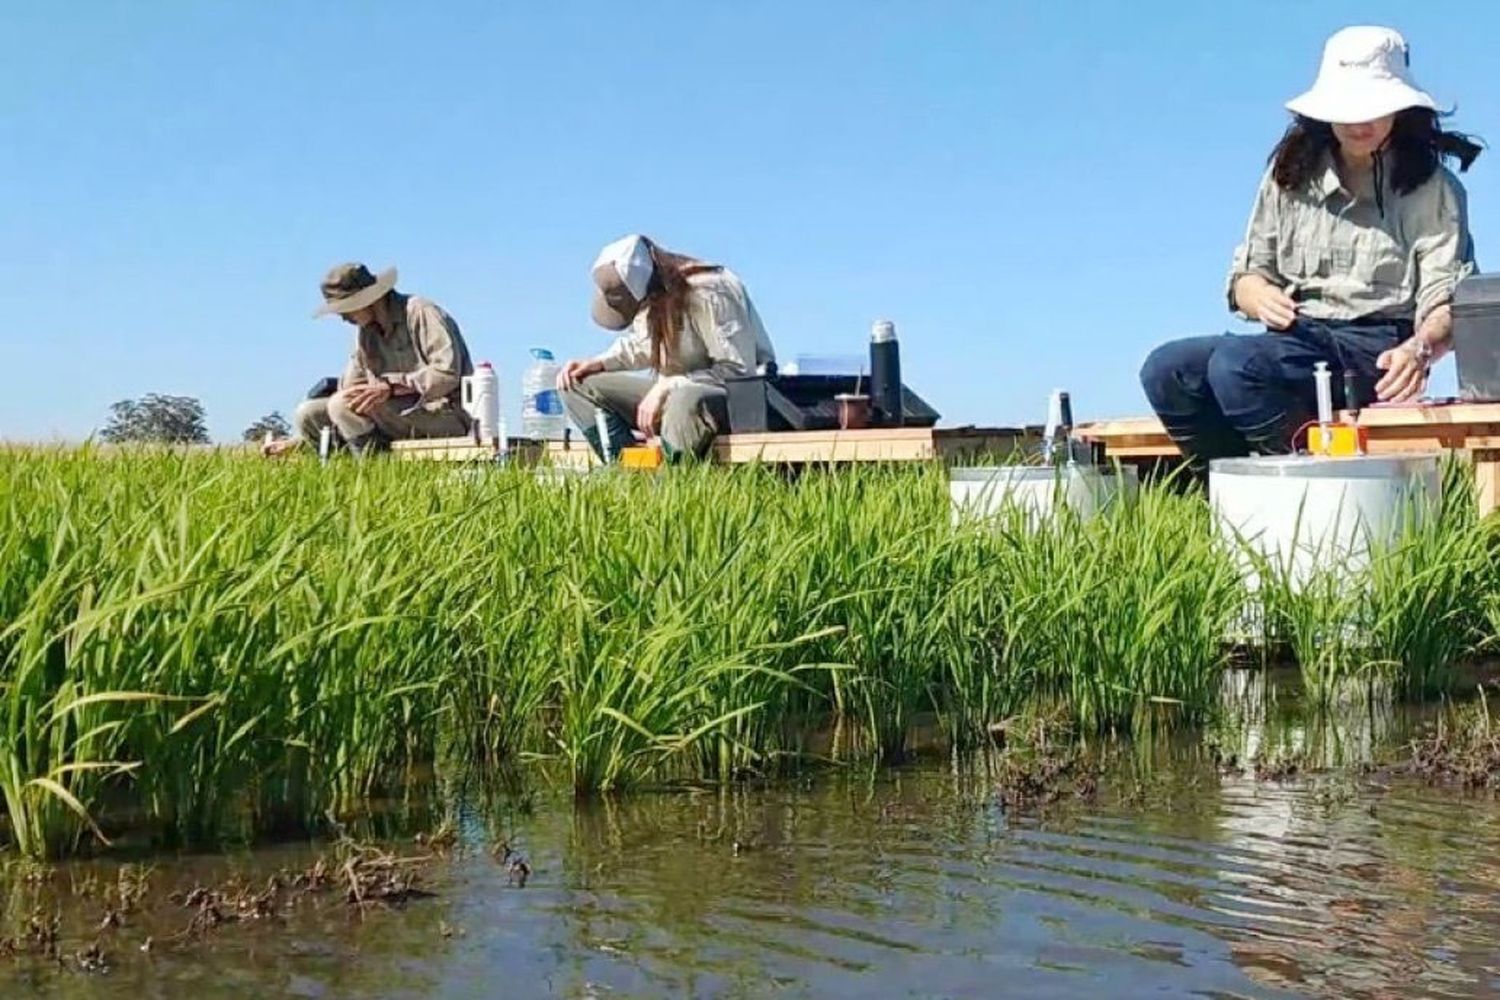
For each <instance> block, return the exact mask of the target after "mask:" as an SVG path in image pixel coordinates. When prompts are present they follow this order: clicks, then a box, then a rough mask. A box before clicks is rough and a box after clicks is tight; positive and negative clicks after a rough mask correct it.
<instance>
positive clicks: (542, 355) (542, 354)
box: [531, 347, 557, 361]
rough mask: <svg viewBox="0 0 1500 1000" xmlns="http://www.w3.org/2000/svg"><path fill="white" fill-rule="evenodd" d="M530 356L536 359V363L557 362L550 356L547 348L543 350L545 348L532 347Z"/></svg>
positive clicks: (550, 352) (550, 353)
mask: <svg viewBox="0 0 1500 1000" xmlns="http://www.w3.org/2000/svg"><path fill="white" fill-rule="evenodd" d="M531 356H532V357H533V358H536V359H537V360H538V361H555V360H557V359H556V358H554V357H553V356H552V351H551V350H549V349H548V348H545V347H533V348H532V349H531Z"/></svg>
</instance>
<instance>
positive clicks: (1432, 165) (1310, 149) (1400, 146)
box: [1270, 108, 1482, 194]
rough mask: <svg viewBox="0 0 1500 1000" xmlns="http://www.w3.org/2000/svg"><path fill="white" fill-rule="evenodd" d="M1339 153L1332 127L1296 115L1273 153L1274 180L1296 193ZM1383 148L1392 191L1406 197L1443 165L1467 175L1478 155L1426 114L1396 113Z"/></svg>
mask: <svg viewBox="0 0 1500 1000" xmlns="http://www.w3.org/2000/svg"><path fill="white" fill-rule="evenodd" d="M1337 148H1338V140H1337V139H1336V138H1334V135H1333V126H1332V125H1329V124H1328V123H1327V122H1320V121H1316V120H1315V119H1312V118H1304V117H1303V116H1302V115H1298V116H1296V118H1295V119H1294V120H1293V121H1292V124H1291V125H1289V126H1287V130H1286V132H1285V133H1284V134H1283V135H1282V137H1281V141H1280V142H1278V143H1277V144H1276V148H1275V149H1273V150H1272V151H1271V157H1270V162H1271V163H1272V164H1274V165H1275V166H1274V169H1273V171H1272V176H1274V177H1275V178H1276V183H1277V184H1278V185H1280V187H1281V188H1282V189H1283V190H1286V191H1294V190H1297V189H1298V188H1301V187H1303V186H1304V185H1306V184H1307V183H1308V182H1310V181H1311V180H1312V179H1313V177H1314V176H1315V175H1316V174H1317V172H1318V171H1319V170H1321V169H1322V167H1323V155H1324V154H1325V153H1331V152H1333V151H1334V150H1336V149H1337ZM1385 148H1386V150H1387V152H1388V153H1389V154H1390V168H1389V169H1390V178H1391V188H1392V189H1393V190H1394V191H1395V192H1396V193H1397V194H1410V193H1411V192H1413V191H1415V190H1416V189H1417V188H1419V187H1421V186H1422V185H1423V184H1426V183H1427V180H1428V178H1430V177H1431V176H1432V175H1433V173H1434V172H1435V171H1436V170H1437V168H1438V164H1439V163H1441V162H1442V161H1443V160H1445V159H1449V158H1452V159H1456V160H1458V169H1459V170H1460V171H1463V170H1468V169H1469V164H1471V163H1473V162H1474V158H1475V157H1476V156H1478V155H1479V153H1480V151H1481V149H1482V147H1481V146H1480V145H1479V143H1477V142H1475V141H1474V140H1473V139H1471V138H1470V137H1469V136H1467V135H1464V134H1463V133H1462V132H1445V131H1443V129H1442V127H1441V126H1440V125H1439V124H1438V116H1437V112H1435V111H1432V110H1431V109H1429V108H1407V109H1406V110H1405V111H1398V112H1396V120H1395V122H1393V123H1392V125H1391V135H1390V138H1389V139H1387V140H1386V144H1385Z"/></svg>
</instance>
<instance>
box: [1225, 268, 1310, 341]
mask: <svg viewBox="0 0 1500 1000" xmlns="http://www.w3.org/2000/svg"><path fill="white" fill-rule="evenodd" d="M1234 301H1235V303H1236V304H1237V305H1238V306H1239V307H1240V309H1241V311H1243V312H1244V314H1245V315H1246V316H1252V317H1254V318H1255V319H1257V320H1259V321H1260V322H1262V323H1264V324H1265V326H1266V329H1268V330H1287V329H1290V328H1291V326H1292V324H1293V323H1295V322H1297V303H1296V302H1295V301H1293V300H1292V297H1291V296H1290V295H1288V294H1287V293H1286V292H1285V291H1283V290H1282V289H1280V288H1278V287H1276V286H1275V285H1273V284H1271V283H1270V282H1269V281H1267V280H1266V279H1265V278H1262V277H1261V276H1260V275H1258V274H1247V275H1245V276H1244V277H1243V278H1241V279H1240V280H1239V282H1238V283H1236V285H1235V287H1234Z"/></svg>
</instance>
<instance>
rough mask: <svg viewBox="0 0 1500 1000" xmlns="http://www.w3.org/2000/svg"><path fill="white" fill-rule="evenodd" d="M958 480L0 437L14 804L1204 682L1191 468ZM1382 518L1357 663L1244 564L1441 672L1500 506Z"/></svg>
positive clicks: (721, 777)
mask: <svg viewBox="0 0 1500 1000" xmlns="http://www.w3.org/2000/svg"><path fill="white" fill-rule="evenodd" d="M945 482H946V477H945V475H944V473H943V469H942V467H941V466H939V465H936V464H933V465H918V466H913V467H875V468H855V469H843V470H838V471H831V470H812V469H810V470H806V471H805V472H803V473H802V474H801V475H799V476H785V475H782V474H779V473H777V472H776V471H774V470H771V469H766V468H755V467H745V468H735V469H723V468H714V467H703V466H698V467H691V468H683V469H671V470H667V471H665V472H664V473H662V474H660V475H651V476H644V475H631V474H626V473H620V472H617V471H611V472H601V473H599V474H597V475H589V476H586V477H579V478H574V479H564V480H561V481H543V480H541V479H539V478H537V477H535V476H533V475H532V474H531V473H530V472H528V471H527V470H525V469H518V468H503V467H480V466H475V467H456V466H447V465H431V464H427V463H403V462H381V461H376V462H352V461H335V462H332V463H329V464H327V465H321V464H319V463H318V462H316V461H315V460H311V459H307V460H295V461H290V462H285V463H263V462H259V461H256V460H253V459H248V458H246V457H243V456H239V455H233V454H194V455H184V454H174V453H172V452H164V451H152V452H140V453H136V452H131V451H129V450H121V451H111V452H109V453H108V454H107V455H105V454H100V453H96V452H93V451H90V450H87V449H84V450H75V451H63V450H54V451H28V452H7V453H4V454H0V529H3V530H0V708H3V715H0V794H3V796H4V815H3V820H4V823H3V834H4V839H5V840H7V841H8V842H9V843H11V844H12V845H13V846H14V847H15V848H16V849H17V850H18V851H20V852H22V853H24V854H27V855H30V856H34V857H50V856H58V855H65V854H69V853H75V852H78V851H82V850H88V849H94V848H95V847H97V846H100V845H103V844H105V843H106V842H107V841H108V840H109V839H110V838H111V837H112V836H113V835H114V834H115V833H117V832H119V831H121V830H122V829H126V828H129V829H130V830H131V832H132V833H141V832H144V833H146V834H148V835H149V836H151V837H152V838H154V839H155V840H156V841H157V842H159V843H162V844H186V845H193V844H206V843H216V842H222V841H224V840H227V839H236V840H239V839H249V838H254V837H258V836H267V835H275V834H280V833H285V832H290V831H296V832H305V831H317V830H320V829H327V828H329V827H330V825H331V824H333V823H336V822H343V821H345V820H347V819H348V818H350V817H351V816H355V815H358V814H359V813H360V812H361V811H362V810H364V809H365V808H366V807H367V804H368V803H369V802H371V801H372V800H375V799H379V798H381V797H385V796H390V795H392V794H397V793H399V792H401V790H402V789H403V788H405V787H407V786H408V785H409V784H410V783H411V782H412V781H413V780H414V776H418V775H428V774H430V773H431V771H432V769H434V768H436V769H438V772H439V774H438V777H439V779H440V780H442V779H443V778H444V777H445V775H444V771H445V769H452V768H463V769H465V770H466V772H467V771H468V770H470V769H473V768H474V765H475V764H484V765H505V766H507V767H510V766H511V765H519V766H520V768H521V769H522V770H526V768H527V766H528V765H529V764H530V762H536V761H541V762H544V766H542V767H539V768H536V767H534V768H531V769H530V770H529V771H527V773H530V774H534V775H540V776H545V777H549V778H550V777H551V776H552V775H561V776H562V778H561V780H566V781H567V782H568V783H569V784H570V785H571V786H572V787H573V788H574V789H575V790H576V791H577V792H578V793H579V794H583V795H593V794H598V793H606V792H608V793H613V792H617V791H623V790H627V789H630V788H632V787H638V786H640V785H642V784H646V783H650V782H659V781H672V780H691V781H714V782H726V781H731V780H734V779H736V778H739V777H742V776H745V775H763V774H771V773H774V772H777V771H782V770H786V769H790V768H795V767H800V766H804V765H805V764H807V763H808V761H809V760H810V759H811V758H812V757H814V756H821V754H822V750H821V745H822V741H823V739H824V734H826V733H827V732H828V731H829V730H830V729H833V730H836V731H837V732H838V733H840V734H842V735H848V734H853V736H854V737H855V738H852V739H847V740H846V739H838V740H835V743H834V753H833V754H832V756H834V757H835V758H837V759H840V760H858V761H861V762H865V763H874V762H878V761H893V760H898V759H900V758H902V757H903V756H904V755H905V754H906V753H907V751H908V749H909V748H908V744H907V741H908V739H909V736H910V733H911V730H912V727H913V724H914V723H915V722H916V721H917V720H918V719H920V718H923V717H925V716H927V715H928V714H929V713H935V715H936V718H937V719H938V721H939V723H940V725H941V727H942V730H943V732H944V733H946V734H947V736H948V738H949V740H950V741H951V743H952V744H953V746H954V747H955V748H957V749H960V750H971V749H976V748H980V747H983V746H986V745H988V744H989V743H990V742H991V741H992V740H993V735H994V734H995V733H996V732H998V731H999V727H1001V726H1002V725H1003V724H1004V723H1005V721H1006V720H1007V719H1008V718H1011V717H1012V716H1014V715H1016V714H1017V713H1020V712H1023V711H1026V710H1028V707H1029V706H1035V705H1037V704H1045V705H1047V706H1050V708H1049V711H1060V712H1062V713H1063V714H1064V715H1065V716H1066V717H1067V719H1068V720H1069V722H1070V725H1071V726H1073V727H1074V728H1075V729H1076V731H1078V732H1080V733H1083V734H1088V733H1097V732H1102V731H1116V732H1122V733H1125V732H1133V731H1139V730H1140V729H1141V728H1142V727H1144V726H1153V727H1154V726H1157V725H1160V724H1162V723H1164V722H1165V723H1167V724H1174V725H1175V724H1183V723H1195V722H1198V721H1201V720H1203V719H1205V718H1206V717H1208V716H1209V714H1210V713H1211V712H1212V711H1213V710H1214V706H1215V704H1216V700H1217V697H1218V688H1219V683H1220V677H1221V674H1222V670H1223V667H1224V665H1225V662H1226V655H1227V647H1226V644H1225V642H1224V636H1225V635H1226V633H1227V632H1228V631H1229V630H1230V626H1231V624H1232V622H1233V619H1234V617H1235V615H1236V614H1237V613H1238V610H1239V608H1240V607H1241V606H1242V605H1243V603H1244V600H1245V593H1244V589H1243V583H1242V581H1241V579H1240V575H1239V572H1238V569H1237V566H1236V562H1235V559H1234V558H1233V555H1232V553H1230V552H1229V551H1226V549H1225V548H1224V547H1223V546H1222V545H1220V544H1219V543H1218V541H1217V540H1216V535H1215V532H1214V529H1213V524H1212V521H1211V518H1210V514H1209V511H1208V508H1207V506H1206V505H1205V504H1203V503H1202V501H1201V499H1198V498H1194V497H1190V496H1178V495H1175V494H1173V493H1170V492H1167V491H1165V490H1159V489H1152V488H1148V489H1145V490H1143V491H1142V492H1141V494H1140V496H1139V498H1138V500H1136V501H1134V502H1130V503H1121V504H1116V505H1113V506H1112V507H1110V508H1109V509H1107V510H1106V511H1104V512H1102V513H1101V514H1100V515H1098V516H1096V517H1093V518H1087V519H1085V518H1078V517H1073V516H1071V515H1069V514H1068V513H1067V512H1066V511H1064V512H1061V513H1060V514H1059V515H1058V516H1057V517H1055V518H1052V519H1049V520H1045V521H1043V522H1042V523H1040V524H1035V523H1032V522H1031V521H1030V520H1029V519H1028V518H1027V517H1026V516H1025V515H1024V514H1023V513H1021V512H1018V511H1014V510H1012V511H1008V512H1005V513H1003V514H1002V515H1001V516H999V517H998V518H996V519H994V520H989V521H983V522H965V523H959V524H954V523H953V521H952V519H951V518H950V513H949V501H948V497H947V490H946V485H945ZM1404 537H1405V541H1404V542H1403V543H1402V545H1401V546H1398V547H1396V548H1394V549H1392V550H1391V551H1390V552H1389V553H1386V554H1385V555H1383V556H1382V557H1381V558H1379V559H1376V560H1375V561H1374V563H1373V564H1372V569H1371V571H1370V572H1371V578H1370V586H1369V587H1368V588H1366V589H1363V590H1361V591H1359V594H1360V595H1361V596H1359V597H1358V599H1357V600H1355V602H1354V605H1353V606H1352V608H1351V609H1350V612H1351V614H1354V615H1355V616H1356V617H1357V619H1358V620H1359V621H1360V622H1361V623H1362V628H1363V630H1364V631H1363V633H1362V634H1363V635H1364V639H1363V640H1362V642H1361V645H1360V647H1359V649H1360V657H1361V659H1359V660H1358V662H1357V663H1354V665H1353V666H1350V665H1349V662H1352V661H1347V660H1346V658H1345V651H1341V650H1340V649H1338V648H1334V649H1333V650H1332V652H1329V651H1328V649H1327V648H1325V646H1326V643H1328V642H1329V641H1330V639H1329V636H1330V634H1331V633H1329V632H1328V630H1327V628H1326V621H1325V620H1324V619H1323V618H1316V617H1310V618H1309V619H1308V620H1307V621H1306V622H1302V621H1300V620H1299V619H1298V618H1297V617H1296V616H1297V615H1298V614H1302V613H1303V612H1306V613H1307V614H1308V615H1312V614H1313V612H1315V611H1316V612H1317V614H1320V615H1323V616H1325V618H1326V616H1327V615H1329V614H1332V613H1333V612H1331V611H1330V610H1329V608H1330V607H1331V605H1329V604H1326V603H1324V604H1318V603H1316V602H1305V603H1304V604H1302V605H1296V604H1294V603H1291V602H1289V601H1287V600H1283V599H1282V598H1280V597H1276V596H1274V595H1272V596H1271V597H1269V598H1263V600H1266V601H1269V602H1270V603H1269V613H1270V614H1271V616H1272V618H1273V619H1274V620H1275V622H1276V623H1277V624H1276V626H1275V627H1276V628H1277V629H1279V630H1280V631H1281V632H1283V633H1285V634H1287V635H1288V636H1290V639H1291V644H1292V646H1294V647H1295V649H1296V651H1297V654H1298V656H1299V658H1301V659H1303V660H1305V664H1304V669H1305V670H1306V671H1307V672H1308V673H1309V675H1310V676H1314V677H1316V676H1317V675H1319V674H1320V673H1322V674H1327V675H1328V676H1329V677H1332V676H1334V675H1336V674H1340V673H1341V672H1342V673H1348V672H1349V671H1350V670H1354V669H1356V668H1357V669H1368V670H1369V671H1371V672H1378V673H1379V675H1380V676H1381V677H1385V678H1388V679H1390V680H1391V681H1392V682H1393V685H1394V686H1395V687H1398V688H1401V689H1405V690H1408V691H1411V692H1414V693H1415V692H1422V691H1426V690H1429V689H1433V688H1441V687H1443V686H1444V685H1445V684H1446V683H1447V682H1448V678H1447V676H1446V670H1447V668H1448V667H1449V666H1450V665H1451V664H1452V662H1454V661H1455V660H1458V659H1461V658H1464V657H1468V656H1472V655H1473V654H1474V653H1475V652H1477V651H1479V650H1480V649H1482V648H1485V647H1487V644H1488V641H1489V640H1488V637H1489V636H1493V635H1495V634H1496V627H1497V625H1500V603H1497V602H1496V601H1495V599H1494V598H1493V596H1492V595H1493V594H1494V593H1496V592H1500V588H1496V587H1495V586H1494V581H1495V578H1496V567H1497V565H1500V560H1497V558H1496V552H1497V546H1496V545H1495V536H1494V529H1492V528H1488V527H1485V526H1482V525H1478V524H1476V523H1474V521H1473V519H1472V516H1470V517H1469V520H1468V521H1464V520H1463V519H1462V517H1461V516H1460V515H1458V514H1453V515H1451V516H1450V515H1448V514H1445V515H1444V516H1443V517H1442V518H1440V519H1433V520H1431V521H1430V522H1427V523H1426V524H1425V525H1424V526H1423V527H1422V528H1421V529H1420V530H1418V531H1416V532H1415V533H1411V534H1408V535H1407V536H1404ZM1278 602H1279V603H1278ZM1298 608H1302V609H1303V610H1302V611H1298V610H1297V609H1298ZM1338 613H1339V614H1342V613H1343V611H1339V612H1338ZM1319 657H1331V658H1332V659H1331V660H1330V662H1334V661H1336V664H1337V665H1336V666H1328V667H1326V668H1325V667H1324V666H1320V665H1319V664H1320V663H1322V662H1323V661H1321V660H1320V659H1319ZM511 770H512V771H514V770H515V768H514V767H511Z"/></svg>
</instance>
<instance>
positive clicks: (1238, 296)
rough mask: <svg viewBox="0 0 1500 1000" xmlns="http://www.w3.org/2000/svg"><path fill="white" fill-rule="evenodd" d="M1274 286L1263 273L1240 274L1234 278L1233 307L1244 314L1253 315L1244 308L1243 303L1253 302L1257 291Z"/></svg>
mask: <svg viewBox="0 0 1500 1000" xmlns="http://www.w3.org/2000/svg"><path fill="white" fill-rule="evenodd" d="M1275 287H1277V286H1276V285H1274V284H1272V283H1271V282H1270V281H1268V280H1267V279H1266V277H1265V275H1263V274H1254V273H1251V274H1242V275H1240V276H1239V277H1238V278H1236V279H1234V307H1235V308H1236V309H1238V310H1239V311H1240V312H1242V313H1245V314H1246V315H1253V314H1252V313H1251V312H1250V311H1249V310H1248V309H1246V308H1245V303H1246V302H1247V301H1248V302H1253V301H1254V299H1255V295H1256V293H1257V292H1262V291H1265V290H1266V289H1267V288H1275Z"/></svg>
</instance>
